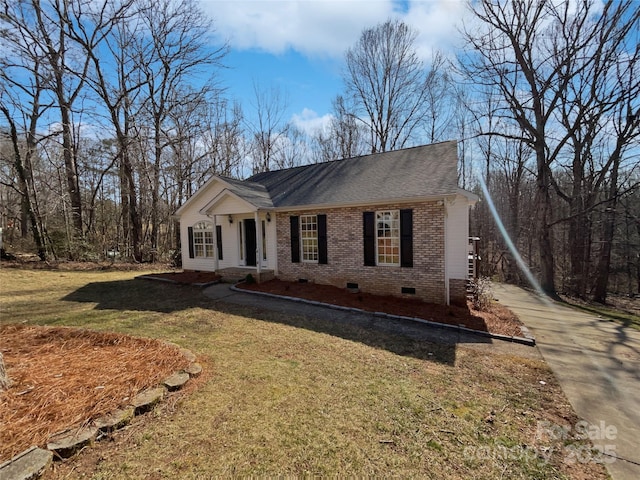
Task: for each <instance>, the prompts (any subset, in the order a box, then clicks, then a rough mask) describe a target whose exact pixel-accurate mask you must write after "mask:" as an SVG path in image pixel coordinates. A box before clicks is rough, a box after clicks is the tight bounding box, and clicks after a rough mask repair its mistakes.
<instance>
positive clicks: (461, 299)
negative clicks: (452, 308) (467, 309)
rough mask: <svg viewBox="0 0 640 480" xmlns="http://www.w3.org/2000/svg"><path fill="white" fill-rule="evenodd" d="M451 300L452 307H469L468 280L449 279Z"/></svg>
mask: <svg viewBox="0 0 640 480" xmlns="http://www.w3.org/2000/svg"><path fill="white" fill-rule="evenodd" d="M449 298H450V299H451V304H452V305H459V306H466V305H467V280H465V279H459V278H451V279H449Z"/></svg>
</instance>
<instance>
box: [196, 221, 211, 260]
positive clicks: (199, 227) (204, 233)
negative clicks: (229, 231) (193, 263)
mask: <svg viewBox="0 0 640 480" xmlns="http://www.w3.org/2000/svg"><path fill="white" fill-rule="evenodd" d="M193 253H194V255H195V256H196V257H213V255H214V248H213V225H212V224H211V223H209V222H198V223H196V224H195V225H194V226H193Z"/></svg>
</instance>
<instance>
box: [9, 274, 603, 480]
mask: <svg viewBox="0 0 640 480" xmlns="http://www.w3.org/2000/svg"><path fill="white" fill-rule="evenodd" d="M59 275H60V273H59V272H37V274H35V275H32V272H25V271H0V285H2V287H1V288H0V290H1V295H0V306H1V307H2V312H3V315H2V320H1V322H0V323H9V322H11V323H21V322H25V323H27V324H34V323H38V324H48V325H69V326H81V327H84V328H90V329H95V330H109V331H114V332H120V333H130V334H135V335H138V336H154V337H159V338H163V339H166V340H170V341H174V342H177V343H179V344H180V345H182V346H184V347H186V348H189V349H190V350H192V351H193V352H194V353H196V354H197V355H202V356H203V357H206V358H207V359H208V368H207V370H208V371H209V372H210V375H211V376H210V377H209V378H208V379H207V380H206V381H205V382H203V383H202V384H201V386H200V388H199V389H198V390H197V391H195V392H193V393H192V394H191V395H189V396H186V397H182V399H181V400H180V401H179V403H178V404H176V405H166V404H165V405H163V406H162V407H160V408H159V409H157V410H156V411H155V412H154V413H153V414H151V415H147V416H144V417H141V418H138V419H136V420H134V422H133V424H132V425H131V427H129V428H127V429H126V430H124V431H120V432H118V433H116V434H115V435H114V436H113V440H114V441H113V442H100V443H98V444H97V445H96V446H95V447H93V448H92V449H90V450H88V451H85V452H83V453H82V454H81V455H80V456H78V457H77V458H74V459H72V460H71V461H68V462H66V463H62V464H57V465H56V469H55V473H54V474H53V475H52V477H53V478H79V477H81V476H83V475H84V476H86V477H88V478H94V479H106V478H109V479H131V478H185V479H200V478H212V477H219V476H225V477H227V476H232V475H234V476H235V475H237V476H276V475H280V476H282V475H291V476H311V475H313V476H384V477H389V476H396V477H426V478H444V479H459V478H477V479H484V478H522V479H529V478H541V479H543V478H585V479H586V478H589V479H598V478H606V473H605V471H604V469H603V467H602V466H601V465H598V464H596V463H585V464H575V465H568V464H567V463H566V462H565V461H566V460H567V450H566V448H565V447H566V446H565V444H563V443H562V442H561V441H559V440H553V439H548V438H543V437H541V436H540V435H538V434H537V433H536V432H537V426H538V425H539V423H538V422H541V421H548V422H551V424H557V425H565V426H567V425H568V426H570V425H574V424H575V422H576V421H577V418H576V417H575V414H574V413H573V412H572V410H571V408H570V406H569V404H568V402H567V400H566V398H565V397H564V395H563V394H562V392H561V390H560V387H559V386H558V383H557V382H556V380H555V378H554V377H553V375H552V373H551V372H550V370H549V369H548V367H547V366H546V365H545V363H544V362H543V361H542V360H541V359H524V358H520V357H516V356H511V355H490V354H487V353H483V352H480V351H475V350H472V349H467V348H464V347H463V346H460V345H457V346H444V345H434V344H429V343H426V342H416V341H412V340H409V339H407V338H405V337H402V336H401V335H393V334H388V333H383V332H378V331H376V330H373V329H369V328H361V327H357V326H352V325H348V324H345V323H340V324H338V323H334V322H329V321H324V320H320V319H316V318H306V317H302V316H291V315H283V314H281V313H279V312H274V311H267V310H262V309H255V308H248V307H239V306H233V305H229V304H224V303H223V302H217V303H216V302H213V301H210V300H207V299H206V298H204V297H203V296H202V294H201V292H200V290H199V289H193V288H190V287H178V286H175V285H167V284H164V283H161V282H158V283H154V282H145V281H136V280H132V277H133V276H134V274H133V273H126V272H125V273H116V272H110V273H101V274H96V273H65V274H64V275H65V276H63V277H59ZM541 382H542V383H541ZM578 444H580V443H578ZM580 445H583V444H580ZM587 446H588V445H587ZM505 449H507V451H508V452H511V454H510V455H506V456H505V455H502V453H504V451H505ZM480 452H482V454H480ZM545 452H548V453H549V458H548V461H545V459H544V458H541V457H540V456H538V455H537V453H540V454H541V455H542V454H543V453H545ZM501 455H502V456H501Z"/></svg>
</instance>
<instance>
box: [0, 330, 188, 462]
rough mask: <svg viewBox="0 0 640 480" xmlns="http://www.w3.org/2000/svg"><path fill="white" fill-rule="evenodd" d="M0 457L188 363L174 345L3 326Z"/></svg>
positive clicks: (124, 399) (120, 402)
mask: <svg viewBox="0 0 640 480" xmlns="http://www.w3.org/2000/svg"><path fill="white" fill-rule="evenodd" d="M0 350H1V351H2V353H3V355H4V359H5V364H6V367H7V373H8V375H9V378H10V379H11V381H12V385H11V386H10V388H9V389H8V390H7V391H5V392H2V393H0V463H1V462H2V461H4V460H8V459H10V458H12V457H13V456H15V455H16V454H18V453H20V452H21V451H24V450H25V449H27V448H29V447H30V446H32V445H38V446H41V447H43V446H45V445H46V443H47V439H48V438H49V436H51V435H52V434H54V433H56V432H59V431H62V430H66V429H67V428H70V427H74V426H80V425H82V424H85V423H87V422H89V421H90V420H92V419H94V418H97V417H99V416H101V415H104V414H106V413H109V412H112V411H114V410H116V409H117V408H119V407H122V406H125V405H127V403H128V401H129V400H130V399H131V398H132V397H133V396H135V395H136V394H137V393H139V392H140V391H141V390H144V389H145V388H148V387H151V386H154V385H157V384H158V383H160V382H161V381H162V380H163V379H165V378H166V377H168V376H169V375H171V374H173V373H174V372H176V371H178V370H181V369H183V368H185V367H187V366H188V364H189V362H188V360H187V359H186V358H185V356H184V355H183V354H182V353H181V352H180V350H179V349H178V348H176V347H175V346H172V345H169V344H166V343H163V342H161V341H159V340H154V339H145V338H134V337H130V336H127V335H121V334H116V333H101V332H93V331H89V330H83V329H75V328H66V327H39V326H26V325H2V326H0Z"/></svg>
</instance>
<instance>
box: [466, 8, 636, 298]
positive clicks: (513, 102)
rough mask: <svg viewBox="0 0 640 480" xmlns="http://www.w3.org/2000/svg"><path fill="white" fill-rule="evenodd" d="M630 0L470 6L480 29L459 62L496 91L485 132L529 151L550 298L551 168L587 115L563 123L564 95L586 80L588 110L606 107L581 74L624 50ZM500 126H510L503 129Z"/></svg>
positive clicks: (471, 34)
mask: <svg viewBox="0 0 640 480" xmlns="http://www.w3.org/2000/svg"><path fill="white" fill-rule="evenodd" d="M635 5H636V4H634V3H633V2H631V1H630V0H629V1H623V2H614V1H608V2H605V5H604V8H603V10H602V12H599V11H598V8H597V5H596V2H595V1H591V0H587V1H584V2H579V3H578V4H575V5H574V4H572V3H570V2H561V3H553V2H539V1H537V0H514V1H512V2H497V1H495V2H494V1H484V2H480V3H478V4H474V5H472V6H471V8H472V11H473V13H474V14H475V17H476V19H478V20H479V21H480V22H481V23H482V25H483V27H482V28H481V29H480V30H478V29H474V30H473V31H470V30H467V31H466V32H465V36H466V39H467V41H468V43H469V47H470V48H469V49H468V50H467V53H466V56H465V58H464V59H463V61H462V65H463V68H464V70H465V72H466V74H467V75H468V77H469V78H471V79H473V81H474V82H476V83H477V84H480V85H483V86H486V87H490V88H493V89H496V90H497V91H498V92H499V94H500V99H501V100H500V105H498V106H497V108H496V109H495V110H494V112H495V114H496V115H497V117H498V118H499V120H500V122H499V123H498V125H500V126H501V127H500V128H495V129H494V130H493V131H491V132H487V134H489V135H499V136H502V137H504V138H513V139H516V140H520V141H523V142H525V143H526V144H527V145H528V146H529V148H530V149H531V151H532V152H533V154H534V156H535V163H536V165H535V171H534V172H535V179H536V202H535V212H536V219H535V222H536V231H537V244H538V245H537V249H538V255H539V263H540V283H541V287H542V289H543V290H544V291H546V292H547V293H549V294H552V295H555V291H556V286H555V278H554V275H555V262H554V241H553V228H552V227H553V224H554V222H555V221H556V220H557V219H556V218H554V213H553V210H554V209H553V203H552V195H554V194H556V193H557V194H560V190H559V188H558V185H557V182H556V179H555V178H554V168H555V167H556V166H559V165H560V164H561V162H562V160H563V159H564V158H566V157H567V155H568V154H569V152H571V151H572V139H573V140H574V145H573V148H575V147H576V146H577V144H576V143H575V138H576V132H578V131H580V129H582V128H584V126H585V116H584V113H585V112H586V110H585V111H583V112H582V114H580V113H577V112H575V111H572V112H571V114H570V115H567V116H566V118H565V119H563V120H568V121H566V122H563V121H561V117H562V112H563V107H565V106H566V105H567V100H568V98H569V97H570V96H571V95H568V92H570V91H571V89H572V88H575V86H576V85H583V84H584V86H585V88H584V90H581V93H582V94H585V95H589V96H590V97H593V98H592V99H589V100H587V103H588V105H589V109H597V108H604V109H605V110H606V109H607V108H608V106H607V105H608V104H607V101H608V100H606V99H603V98H600V92H597V90H598V87H597V82H595V83H592V84H591V85H592V86H593V85H595V89H596V92H595V93H594V91H593V90H590V89H589V88H588V87H587V85H589V83H590V81H591V77H590V76H589V77H584V76H582V75H581V74H582V73H583V72H585V71H587V70H588V69H589V68H594V69H598V68H602V66H603V65H602V64H598V62H599V61H600V55H602V54H603V53H604V52H605V51H607V50H608V49H611V51H612V52H616V53H615V54H614V55H612V57H611V58H612V59H613V58H615V57H616V56H617V57H618V58H622V57H623V56H625V55H626V52H625V53H623V51H624V49H623V48H621V46H622V45H624V44H625V43H627V42H625V39H628V38H629V35H633V32H634V31H635V32H636V34H637V30H638V29H637V24H638V15H637V10H638V7H637V6H635ZM574 7H575V8H574ZM634 25H635V27H634ZM634 29H635V30H634ZM612 39H613V40H612ZM636 63H637V62H636ZM611 68H612V70H609V72H612V71H615V70H616V69H617V68H619V65H617V66H616V64H615V63H613V64H611ZM610 80H611V79H610ZM610 80H609V81H610ZM627 81H628V79H627ZM583 82H584V83H583ZM580 88H581V87H580ZM590 97H589V98H590ZM582 98H583V100H584V97H582ZM505 125H506V126H508V128H503V127H504V126H505ZM514 126H516V127H517V131H515V133H514V129H513V127H514ZM623 150H624V149H623ZM585 153H586V152H584V151H579V152H577V155H580V156H582V155H584V154H585ZM609 165H613V163H610V164H609ZM578 174H579V172H578Z"/></svg>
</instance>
